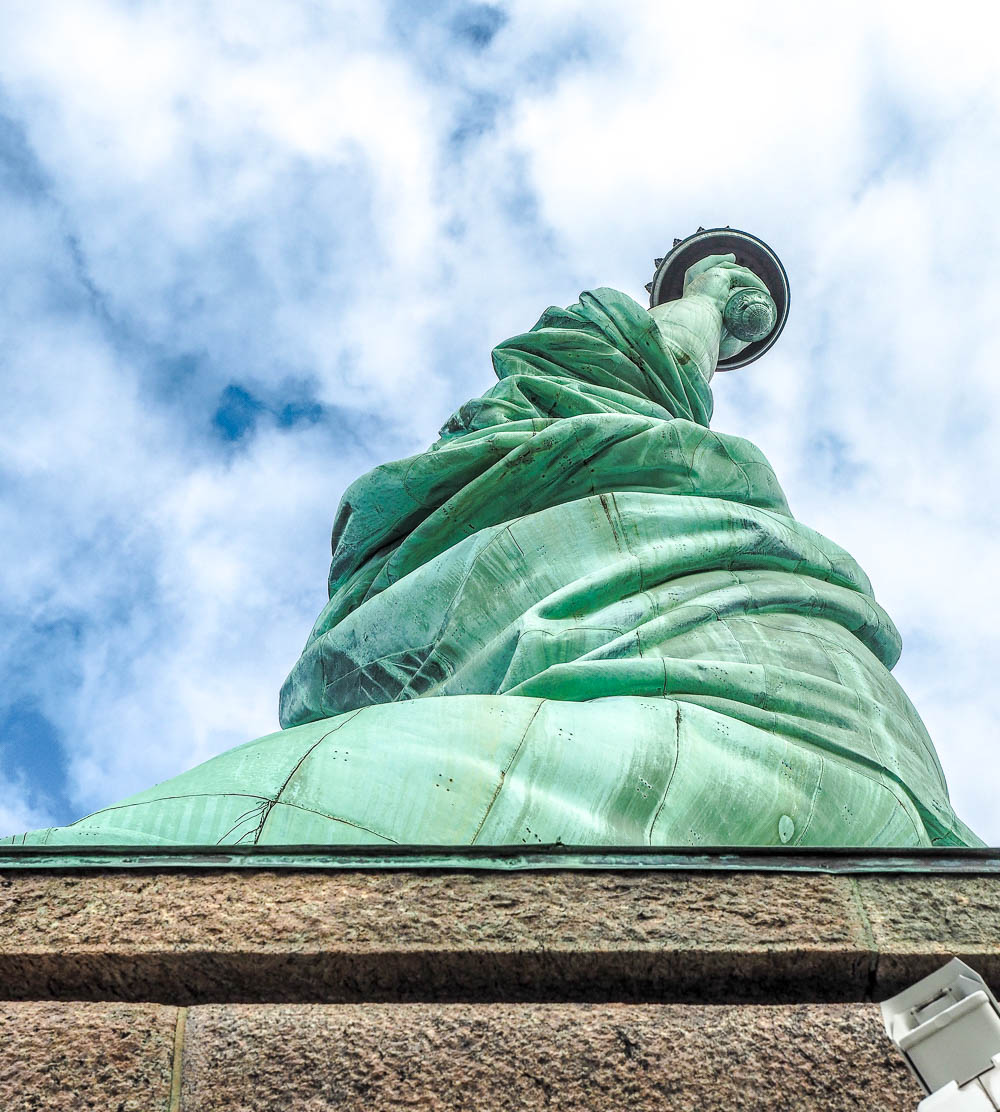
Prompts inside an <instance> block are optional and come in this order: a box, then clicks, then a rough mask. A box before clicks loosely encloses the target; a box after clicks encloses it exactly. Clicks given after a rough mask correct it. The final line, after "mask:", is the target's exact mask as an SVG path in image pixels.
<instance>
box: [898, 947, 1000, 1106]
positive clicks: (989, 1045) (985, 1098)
mask: <svg viewBox="0 0 1000 1112" xmlns="http://www.w3.org/2000/svg"><path fill="white" fill-rule="evenodd" d="M882 1019H883V1021H884V1023H885V1029H886V1032H887V1033H888V1035H889V1038H890V1039H892V1041H893V1042H894V1043H895V1044H896V1046H898V1047H899V1049H900V1050H901V1051H902V1052H903V1055H904V1057H905V1058H906V1061H907V1064H908V1065H909V1067H910V1069H911V1070H912V1072H913V1074H914V1076H915V1077H916V1078H917V1080H918V1081H919V1082H920V1084H921V1085H922V1086H923V1087H924V1089H925V1090H926V1091H927V1092H928V1093H929V1094H930V1095H929V1096H927V1097H925V1098H924V1099H923V1100H922V1101H921V1102H920V1104H919V1106H918V1112H996V1110H997V1109H1000V1005H998V1004H997V999H996V997H995V996H994V995H993V993H992V992H990V990H989V988H988V987H987V985H986V982H985V981H984V980H983V978H982V977H980V976H979V974H978V973H977V972H976V971H975V970H974V969H970V968H969V966H967V965H966V964H965V962H963V961H959V960H958V958H952V960H951V961H950V962H948V964H947V965H945V966H943V967H942V968H941V969H939V970H938V971H937V972H936V973H932V974H931V975H930V976H929V977H925V978H924V979H923V980H922V981H917V983H916V984H915V985H911V987H910V988H908V989H906V990H905V991H904V992H901V993H899V994H898V995H897V996H893V997H892V999H891V1000H886V1001H885V1002H884V1003H883V1004H882Z"/></svg>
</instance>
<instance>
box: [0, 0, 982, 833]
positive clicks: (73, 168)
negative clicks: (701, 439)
mask: <svg viewBox="0 0 1000 1112" xmlns="http://www.w3.org/2000/svg"><path fill="white" fill-rule="evenodd" d="M960 8H961V5H959V9H960ZM505 10H506V11H507V13H508V17H509V18H508V20H507V22H506V24H505V25H504V26H503V27H502V28H501V29H500V30H499V32H498V33H497V35H496V38H495V39H494V40H493V42H492V44H491V45H490V46H489V47H488V48H486V49H484V50H478V51H477V50H473V49H471V48H467V47H465V46H463V45H461V43H460V42H458V41H457V40H456V38H455V37H454V34H453V33H452V31H451V26H452V23H453V21H454V20H455V19H456V18H458V16H459V7H458V5H454V6H452V7H451V8H446V9H441V10H438V11H437V12H436V14H434V15H428V14H426V13H424V12H422V11H416V9H415V8H414V9H410V8H408V7H407V6H392V5H386V6H380V5H378V4H374V3H356V4H350V5H344V4H338V5H334V6H331V7H330V8H329V9H327V8H324V7H317V6H315V5H312V4H307V3H287V4H283V5H281V6H280V8H278V7H277V6H274V5H268V4H263V3H258V4H240V5H232V4H229V3H221V2H220V3H215V4H202V3H197V4H196V3H194V2H193V0H192V2H175V3H170V4H165V3H159V4H157V3H151V4H125V3H121V4H119V3H112V2H110V0H93V2H91V3H88V4H86V5H65V4H54V3H40V2H38V0H34V2H32V3H30V4H29V3H21V4H10V5H8V6H7V7H6V8H5V9H4V14H3V17H2V18H3V21H4V24H5V27H4V35H3V37H2V44H0V94H2V99H0V112H5V113H6V115H7V116H8V117H10V118H11V119H13V121H14V122H15V124H16V125H18V126H19V127H21V128H22V129H23V133H24V137H25V140H26V143H27V148H26V150H25V151H23V152H22V153H21V155H19V156H18V160H17V166H16V167H15V170H16V173H20V174H22V176H24V175H27V176H28V177H29V178H31V180H32V181H34V182H35V184H34V186H31V185H30V183H29V185H24V186H23V188H21V190H20V192H19V193H17V194H16V195H15V193H14V192H13V187H11V188H9V189H8V188H6V187H5V186H3V184H2V183H3V181H6V180H7V179H2V178H0V189H4V191H5V196H4V204H3V205H2V206H0V235H2V241H3V251H2V252H0V282H2V287H0V288H2V291H3V293H2V296H3V300H4V307H3V311H2V313H0V329H2V330H3V336H2V341H3V351H2V354H0V359H2V367H3V374H4V380H5V401H7V402H8V405H7V420H6V427H5V430H4V438H3V442H2V445H0V466H2V467H3V468H4V469H5V471H6V473H7V474H8V475H9V476H11V477H12V482H11V485H10V494H9V496H8V497H7V498H6V499H5V500H4V501H3V502H0V524H2V525H3V526H4V527H5V536H6V537H7V538H8V549H9V551H10V554H11V557H10V558H9V559H8V560H7V561H6V564H5V566H4V568H3V570H2V572H0V576H2V580H0V583H2V590H3V595H4V597H5V599H6V600H7V604H8V606H9V607H10V608H11V609H12V610H13V611H15V612H16V613H17V614H18V615H19V616H20V617H19V620H20V621H21V622H23V623H24V627H25V629H28V628H29V627H30V628H35V627H36V626H40V625H44V624H45V623H46V622H51V621H53V620H55V619H56V618H58V617H59V616H60V615H62V616H66V615H69V616H71V617H72V618H73V620H74V622H76V623H78V625H79V627H80V629H81V631H82V632H81V633H80V636H79V638H78V639H77V640H76V641H74V642H73V643H72V644H69V643H66V644H63V643H60V649H59V651H60V652H61V653H64V654H68V657H69V659H68V660H64V661H63V662H62V663H63V670H62V671H61V672H60V673H59V675H60V680H59V683H58V684H55V685H53V684H51V683H49V684H47V683H46V677H47V676H48V677H51V675H52V674H53V669H52V666H50V665H49V664H48V663H47V662H46V661H45V660H44V659H41V658H39V659H34V660H33V661H31V662H30V664H31V668H29V672H30V673H31V676H32V677H33V678H31V679H30V680H28V681H25V682H28V683H30V684H31V685H33V687H32V692H33V693H34V694H36V695H37V697H38V698H39V699H40V700H42V702H43V704H44V706H45V708H46V710H47V713H49V715H50V717H52V718H53V720H55V721H57V722H58V724H59V725H60V726H62V727H63V728H64V730H65V731H66V733H67V735H68V744H69V745H70V746H71V748H72V751H73V765H72V769H71V784H70V786H71V788H72V790H73V791H74V792H75V793H76V796H75V798H76V800H77V801H78V802H79V804H80V806H81V808H83V807H93V806H97V805H100V804H101V803H104V802H107V801H108V799H110V798H114V797H118V796H121V795H123V794H126V792H128V791H132V790H135V789H137V788H140V787H142V786H143V785H145V784H146V783H148V782H149V781H151V780H153V779H156V778H160V777H164V776H167V775H170V774H172V773H174V772H176V771H179V770H180V769H182V768H184V767H187V766H189V765H190V764H192V763H194V762H195V761H197V760H201V759H203V758H204V757H207V756H208V755H210V754H211V753H213V752H217V751H219V750H221V749H223V748H225V747H226V746H228V745H231V744H235V743H236V742H238V741H241V740H245V739H246V738H249V737H250V736H253V735H255V734H259V733H263V732H265V731H266V730H268V729H270V728H272V727H273V725H274V708H275V704H276V698H277V687H278V685H279V683H280V681H281V679H282V677H283V676H284V674H285V672H286V671H287V669H288V668H289V667H290V665H291V664H292V662H293V659H294V657H295V655H296V654H297V652H298V650H299V647H300V645H301V642H302V641H303V640H304V638H305V635H306V633H307V631H308V627H309V625H310V623H311V621H312V619H313V617H314V616H315V614H316V612H317V611H318V609H319V606H320V605H321V602H322V594H323V583H324V576H325V564H326V560H327V556H328V553H327V550H326V535H327V533H328V530H329V525H330V522H331V520H332V517H333V511H334V509H335V505H336V502H337V499H338V497H339V495H340V493H341V492H342V490H343V488H344V487H345V486H346V484H347V483H348V482H349V481H350V479H351V478H353V477H354V476H355V475H356V474H357V473H359V472H360V471H362V470H364V469H365V468H366V467H368V466H371V465H372V464H374V463H376V462H379V461H381V460H382V459H385V458H389V457H392V456H395V455H401V454H405V453H406V452H409V451H412V450H415V449H416V448H418V447H419V446H421V445H422V444H423V443H424V442H426V441H427V440H428V439H430V438H431V437H432V436H433V434H434V431H435V430H436V428H437V426H438V425H439V424H440V423H441V422H442V421H443V420H444V418H445V417H446V416H447V415H448V413H449V412H450V410H451V409H452V408H453V407H454V406H455V405H457V404H459V403H460V402H461V401H463V400H465V398H466V397H468V396H471V395H472V394H475V393H478V392H479V391H481V390H482V389H483V388H484V387H485V386H487V385H488V383H489V378H490V373H489V360H488V351H489V347H490V345H491V344H492V343H494V342H496V341H497V340H499V339H502V338H503V337H504V336H505V335H508V334H510V333H512V332H515V331H518V330H520V329H522V328H524V327H527V326H529V325H530V324H531V323H533V321H534V320H535V318H536V317H537V315H538V313H539V312H540V311H541V309H542V308H544V306H545V305H546V304H549V303H551V302H560V301H561V302H566V301H569V300H571V299H572V298H573V297H575V295H576V293H577V292H578V290H579V288H580V287H581V286H583V285H590V284H608V285H617V286H619V287H620V288H623V289H626V290H627V291H629V292H632V293H633V294H635V295H637V296H638V295H641V293H642V285H643V283H644V282H645V281H646V280H648V277H649V276H650V273H651V260H652V258H653V256H654V255H660V254H662V253H663V251H664V250H665V249H666V247H667V246H669V243H670V239H671V238H672V237H673V236H674V235H684V234H686V233H688V232H689V231H691V230H693V229H694V227H695V226H697V225H699V224H705V225H710V224H713V223H723V224H725V223H731V224H734V225H736V226H743V227H747V228H748V229H749V230H751V231H754V232H756V233H758V234H760V235H762V236H763V237H764V238H765V239H768V240H769V241H771V242H772V243H773V245H774V247H775V248H776V249H777V250H778V252H779V254H781V256H782V258H783V259H784V261H785V263H786V265H787V267H788V269H789V273H790V276H791V281H792V289H793V303H792V316H791V319H790V322H789V326H788V328H787V329H786V333H785V335H784V336H783V337H782V340H781V342H780V344H779V345H778V346H777V347H776V348H775V350H774V352H773V353H772V354H771V355H770V356H769V357H768V359H766V360H764V361H762V362H760V363H758V364H756V365H755V366H754V367H753V368H752V369H749V370H747V371H745V372H742V373H740V374H739V375H730V376H726V377H724V378H720V379H719V380H717V386H716V398H717V409H716V413H717V416H716V420H715V422H714V423H715V425H716V427H718V428H722V429H725V430H726V431H730V432H734V433H737V434H740V435H745V436H747V437H749V438H750V439H752V440H754V441H755V442H756V443H758V444H759V445H760V446H761V447H762V448H763V449H764V450H765V452H766V453H767V454H768V455H769V456H770V457H771V459H772V461H773V463H774V464H775V467H776V469H777V471H778V474H779V477H780V478H781V479H782V481H783V483H784V485H785V487H786V490H787V492H788V494H789V498H790V500H791V502H792V505H793V509H794V510H795V512H796V514H797V516H799V517H800V518H801V519H802V520H804V521H806V522H807V523H808V524H810V525H812V526H814V527H816V528H818V529H820V530H821V531H823V532H825V533H827V534H828V535H830V536H832V537H833V538H834V539H836V540H837V541H838V542H839V543H841V544H843V545H844V547H846V548H847V549H848V550H849V551H851V552H852V553H853V554H854V555H855V556H856V557H857V558H858V559H859V560H860V562H861V563H862V565H863V566H864V567H865V568H866V570H867V571H868V572H869V574H870V575H871V577H872V579H873V581H874V583H875V585H876V589H877V591H878V593H879V596H880V598H881V599H882V600H883V602H884V603H885V604H886V606H887V608H888V609H889V610H890V613H892V614H893V616H894V618H895V619H896V621H897V622H898V624H899V625H900V626H901V628H902V629H903V632H904V635H905V634H907V633H910V634H911V647H908V648H907V647H905V648H904V657H903V661H902V663H901V666H900V669H901V670H900V673H899V674H900V676H901V679H902V680H903V682H904V685H905V686H906V688H907V691H908V693H909V694H910V696H911V698H912V699H913V701H914V702H915V704H916V705H917V707H918V709H919V710H920V711H921V712H922V713H923V715H924V717H925V719H926V721H927V723H928V726H929V728H930V729H931V731H932V736H934V737H935V739H936V741H937V744H938V748H939V750H940V753H941V756H942V761H943V763H944V765H945V768H946V771H947V772H948V774H949V778H950V781H951V783H952V788H953V796H954V797H955V800H956V805H957V808H958V809H959V811H960V813H962V815H963V817H964V818H966V820H967V821H968V822H969V823H970V824H971V825H972V826H973V827H974V828H976V829H977V830H979V831H980V833H982V834H983V835H984V836H985V837H986V838H987V839H988V840H991V841H993V842H1000V820H998V819H997V818H996V817H995V815H994V809H993V807H992V805H991V800H990V799H989V796H988V794H987V791H986V789H985V788H984V786H983V785H984V784H988V783H989V782H990V781H989V776H988V775H984V773H983V766H984V764H985V765H986V766H987V768H988V769H989V770H990V771H992V770H994V769H996V767H997V763H996V761H995V760H994V758H993V757H992V754H991V752H990V750H989V739H990V737H991V734H990V729H991V721H992V713H993V712H992V699H991V683H990V681H991V680H992V675H993V673H994V671H995V670H996V668H997V665H998V662H1000V650H998V649H997V645H996V638H995V630H996V628H997V623H998V621H1000V606H998V605H997V603H996V602H995V601H994V598H993V596H992V593H991V591H990V583H989V573H990V569H991V568H992V567H993V566H996V563H997V557H998V556H1000V551H998V542H997V540H996V537H997V535H998V530H997V528H996V526H997V510H996V500H995V498H993V496H992V494H991V484H990V480H989V476H991V475H992V474H994V473H996V471H997V468H998V465H1000V459H998V453H1000V449H998V446H997V445H998V440H997V437H996V436H995V434H994V430H995V429H996V428H997V423H998V418H1000V412H998V411H1000V387H998V385H997V378H996V375H995V371H994V367H995V356H994V349H995V347H996V342H995V339H994V337H993V330H994V328H995V325H994V319H995V316H996V308H995V307H996V305H997V304H998V303H1000V270H998V268H997V266H996V263H995V261H994V260H995V259H996V257H997V255H998V250H997V248H998V242H997V240H998V234H997V231H996V225H995V219H994V215H993V213H992V196H993V193H994V192H995V190H994V189H993V185H992V183H993V182H994V181H995V180H996V177H997V172H998V159H997V156H996V154H995V152H996V150H997V149H1000V145H998V140H1000V110H998V106H997V102H996V98H995V97H994V96H993V95H992V92H991V90H992V89H993V88H994V87H995V81H996V76H997V74H996V62H995V57H994V51H993V47H992V43H991V41H990V39H989V36H987V35H978V36H977V35H970V34H968V33H967V30H966V26H965V22H964V20H963V19H962V17H961V11H960V10H955V11H953V12H952V14H951V15H949V17H948V18H947V19H937V18H931V17H930V16H927V17H922V16H921V15H920V14H919V13H917V12H916V11H915V10H914V9H913V8H912V6H907V7H905V8H904V7H903V6H902V5H883V6H877V7H874V8H873V7H871V6H870V5H869V6H865V5H862V4H860V3H855V4H851V3H849V4H845V5H841V6H840V8H838V13H837V17H836V18H830V16H829V13H828V12H823V13H821V12H819V10H818V9H816V10H814V9H813V8H811V7H809V6H805V5H800V4H790V3H789V4H781V5H771V6H769V7H768V8H767V9H766V11H764V12H762V11H761V10H760V9H759V8H753V7H748V6H747V5H745V4H732V5H721V6H720V5H713V6H712V8H711V9H697V8H695V7H692V6H690V5H689V6H687V7H683V8H681V7H678V6H674V5H670V6H666V5H657V4H652V3H648V4H646V3H638V2H635V3H630V4H625V5H624V6H623V5H618V6H616V7H615V8H614V9H612V8H607V7H604V8H602V7H600V6H597V7H593V6H590V7H587V8H581V6H580V5H577V4H570V3H555V2H552V0H549V2H546V3H537V2H531V3H529V2H528V0H518V2H516V3H511V4H509V5H507V6H506V9H505ZM279 13H280V14H279ZM463 128H464V131H463ZM456 132H462V134H463V135H464V138H462V139H459V138H455V136H456ZM32 160H34V161H33V162H32ZM13 172H14V171H12V173H13ZM32 175H34V176H33V177H32ZM12 180H13V179H12ZM26 180H27V179H26ZM38 182H42V183H43V185H44V189H42V190H40V189H39V188H38ZM183 359H188V360H190V361H191V366H192V368H193V369H192V370H191V372H190V374H189V375H188V376H187V377H185V376H183V375H181V374H180V373H179V372H177V371H176V370H175V372H174V373H168V372H164V371H163V370H162V367H163V366H164V365H166V366H168V367H169V366H176V365H177V364H176V361H178V360H183ZM158 368H160V369H159V370H158ZM293 380H294V381H299V382H305V383H306V385H307V387H308V389H309V390H311V391H312V392H313V394H314V395H315V398H316V399H317V400H318V401H319V402H321V403H323V404H325V405H328V406H336V407H339V408H338V411H337V412H338V416H339V418H340V424H339V425H338V424H335V425H333V426H329V425H326V424H323V425H317V426H309V425H308V424H307V423H301V424H298V425H295V426H294V427H292V428H282V427H280V422H278V421H277V420H276V419H275V418H274V417H273V416H268V414H267V412H265V411H264V410H262V415H261V416H260V418H259V422H258V431H257V432H256V434H255V435H254V436H253V437H252V438H247V440H246V441H245V442H243V443H241V444H240V445H239V446H238V447H237V448H235V449H233V450H223V448H222V446H220V445H219V444H218V443H217V442H216V441H214V440H213V437H212V435H211V420H212V416H213V413H214V412H215V408H216V406H217V405H218V404H219V401H220V398H221V395H222V391H223V390H224V388H225V387H226V386H228V385H229V384H230V383H234V382H235V383H239V384H242V385H243V386H245V387H246V388H247V389H249V390H250V391H251V393H253V392H256V394H258V395H259V396H260V397H261V398H262V399H264V402H262V404H265V403H266V404H274V400H275V399H280V398H281V397H283V396H284V394H285V393H287V390H288V383H289V382H291V381H293ZM265 410H266V405H265ZM18 643H19V644H20V642H18ZM33 643H34V642H33ZM13 644H14V642H13V641H12V642H11V645H13ZM11 651H12V652H13V651H14V649H13V648H12V649H11ZM18 667H19V668H21V669H22V671H23V668H24V662H23V661H21V662H19V663H18ZM32 669H33V671H32ZM20 674H21V673H19V675H20ZM74 677H75V678H74ZM0 817H2V816H0ZM10 821H14V819H13V818H11V820H10ZM22 821H23V822H25V823H27V822H35V821H40V820H39V815H35V814H33V815H30V816H29V815H27V813H26V812H25V813H24V814H23V815H21V816H20V818H18V822H22Z"/></svg>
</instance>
